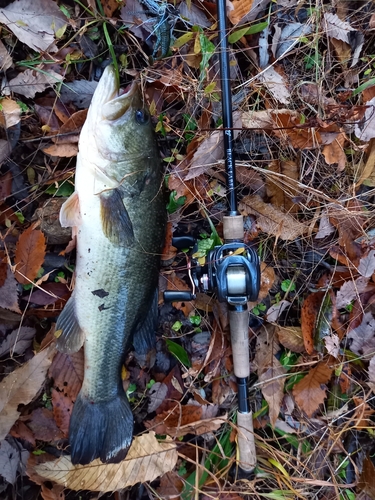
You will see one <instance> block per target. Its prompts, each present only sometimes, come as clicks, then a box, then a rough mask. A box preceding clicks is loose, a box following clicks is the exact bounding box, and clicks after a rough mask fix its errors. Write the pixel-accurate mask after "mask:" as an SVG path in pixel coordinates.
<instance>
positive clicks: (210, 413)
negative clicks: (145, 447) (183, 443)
mask: <svg viewBox="0 0 375 500" xmlns="http://www.w3.org/2000/svg"><path fill="white" fill-rule="evenodd" d="M217 412H218V407H217V406H216V405H210V406H209V405H200V404H198V403H197V404H192V403H190V404H189V403H188V404H187V405H180V404H174V405H173V407H172V408H170V409H168V410H165V411H163V412H162V413H159V414H158V415H157V416H156V417H155V418H153V419H152V420H147V421H146V422H144V424H145V426H146V429H152V430H154V431H155V432H156V433H157V434H167V435H168V436H171V437H181V436H185V435H186V434H195V435H196V436H200V435H202V434H205V433H206V432H212V431H215V430H217V429H219V428H220V427H221V426H222V425H223V424H224V423H225V422H226V420H227V417H226V415H224V416H219V417H216V415H217Z"/></svg>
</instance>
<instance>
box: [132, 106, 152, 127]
mask: <svg viewBox="0 0 375 500" xmlns="http://www.w3.org/2000/svg"><path fill="white" fill-rule="evenodd" d="M149 120H150V116H149V114H148V113H147V111H145V110H144V109H137V111H136V112H135V121H136V122H137V123H139V124H140V125H145V124H146V123H148V122H149Z"/></svg>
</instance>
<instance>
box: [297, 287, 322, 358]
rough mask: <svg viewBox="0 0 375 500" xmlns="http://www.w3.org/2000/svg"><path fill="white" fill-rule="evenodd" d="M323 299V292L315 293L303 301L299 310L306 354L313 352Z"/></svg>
mask: <svg viewBox="0 0 375 500" xmlns="http://www.w3.org/2000/svg"><path fill="white" fill-rule="evenodd" d="M324 297H325V292H316V293H311V294H310V295H308V296H307V297H306V299H305V300H304V301H303V305H302V310H301V328H302V336H303V342H304V344H305V349H306V352H307V354H312V353H313V352H314V337H315V330H316V323H317V320H318V315H319V311H320V309H321V306H322V302H323V300H324Z"/></svg>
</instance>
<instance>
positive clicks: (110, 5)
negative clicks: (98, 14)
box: [101, 0, 124, 17]
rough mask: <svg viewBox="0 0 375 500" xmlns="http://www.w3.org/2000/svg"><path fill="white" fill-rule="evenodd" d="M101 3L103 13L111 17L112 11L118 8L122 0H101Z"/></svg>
mask: <svg viewBox="0 0 375 500" xmlns="http://www.w3.org/2000/svg"><path fill="white" fill-rule="evenodd" d="M101 4H102V5H103V9H104V15H105V16H106V17H112V16H113V13H114V12H115V11H116V10H117V9H120V8H121V7H122V6H123V4H124V2H123V1H122V0H101Z"/></svg>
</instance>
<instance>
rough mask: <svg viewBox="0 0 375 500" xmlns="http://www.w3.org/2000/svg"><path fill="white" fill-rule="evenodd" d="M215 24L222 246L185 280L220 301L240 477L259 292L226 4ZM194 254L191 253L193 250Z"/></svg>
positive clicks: (248, 465)
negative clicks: (245, 209) (239, 183)
mask: <svg viewBox="0 0 375 500" xmlns="http://www.w3.org/2000/svg"><path fill="white" fill-rule="evenodd" d="M217 11H218V20H219V57H220V79H221V92H222V115H223V134H224V152H225V172H226V181H227V188H228V195H227V198H228V205H229V210H228V212H227V214H226V215H225V216H224V217H223V233H224V244H223V245H220V246H216V247H215V248H214V249H213V250H211V251H210V252H209V254H208V256H207V259H206V264H205V265H204V266H200V265H199V263H198V262H196V261H194V265H193V266H192V267H191V275H192V280H193V284H194V288H197V289H198V290H202V291H203V292H216V294H217V297H218V300H219V301H220V302H226V303H227V306H228V315H229V329H230V335H231V344H232V353H233V370H234V374H235V376H236V379H237V386H238V411H237V428H238V435H237V444H238V457H239V467H240V468H241V469H242V470H243V471H245V472H246V473H250V472H252V471H253V470H254V468H255V465H256V450H255V443H254V430H253V416H252V411H251V408H250V403H249V396H248V393H249V387H248V386H249V376H250V352H249V310H248V306H247V303H248V302H249V301H255V300H257V298H258V294H259V288H260V264H259V258H258V255H257V253H256V251H255V250H254V249H253V248H251V247H249V246H248V245H246V244H245V243H244V224H243V216H242V215H241V214H240V213H239V212H238V205H237V189H236V169H235V155H234V147H233V142H234V135H233V113H232V94H231V85H230V66H229V53H228V40H227V22H226V3H225V0H217ZM172 245H173V246H175V247H177V248H180V249H182V248H187V247H193V246H196V241H195V239H194V238H192V237H190V236H183V237H180V238H178V237H177V238H173V240H172ZM193 252H194V249H193ZM194 298H195V294H194V293H191V292H189V291H187V292H185V291H167V292H164V299H165V300H166V301H168V302H179V301H186V300H193V299H194Z"/></svg>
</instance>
